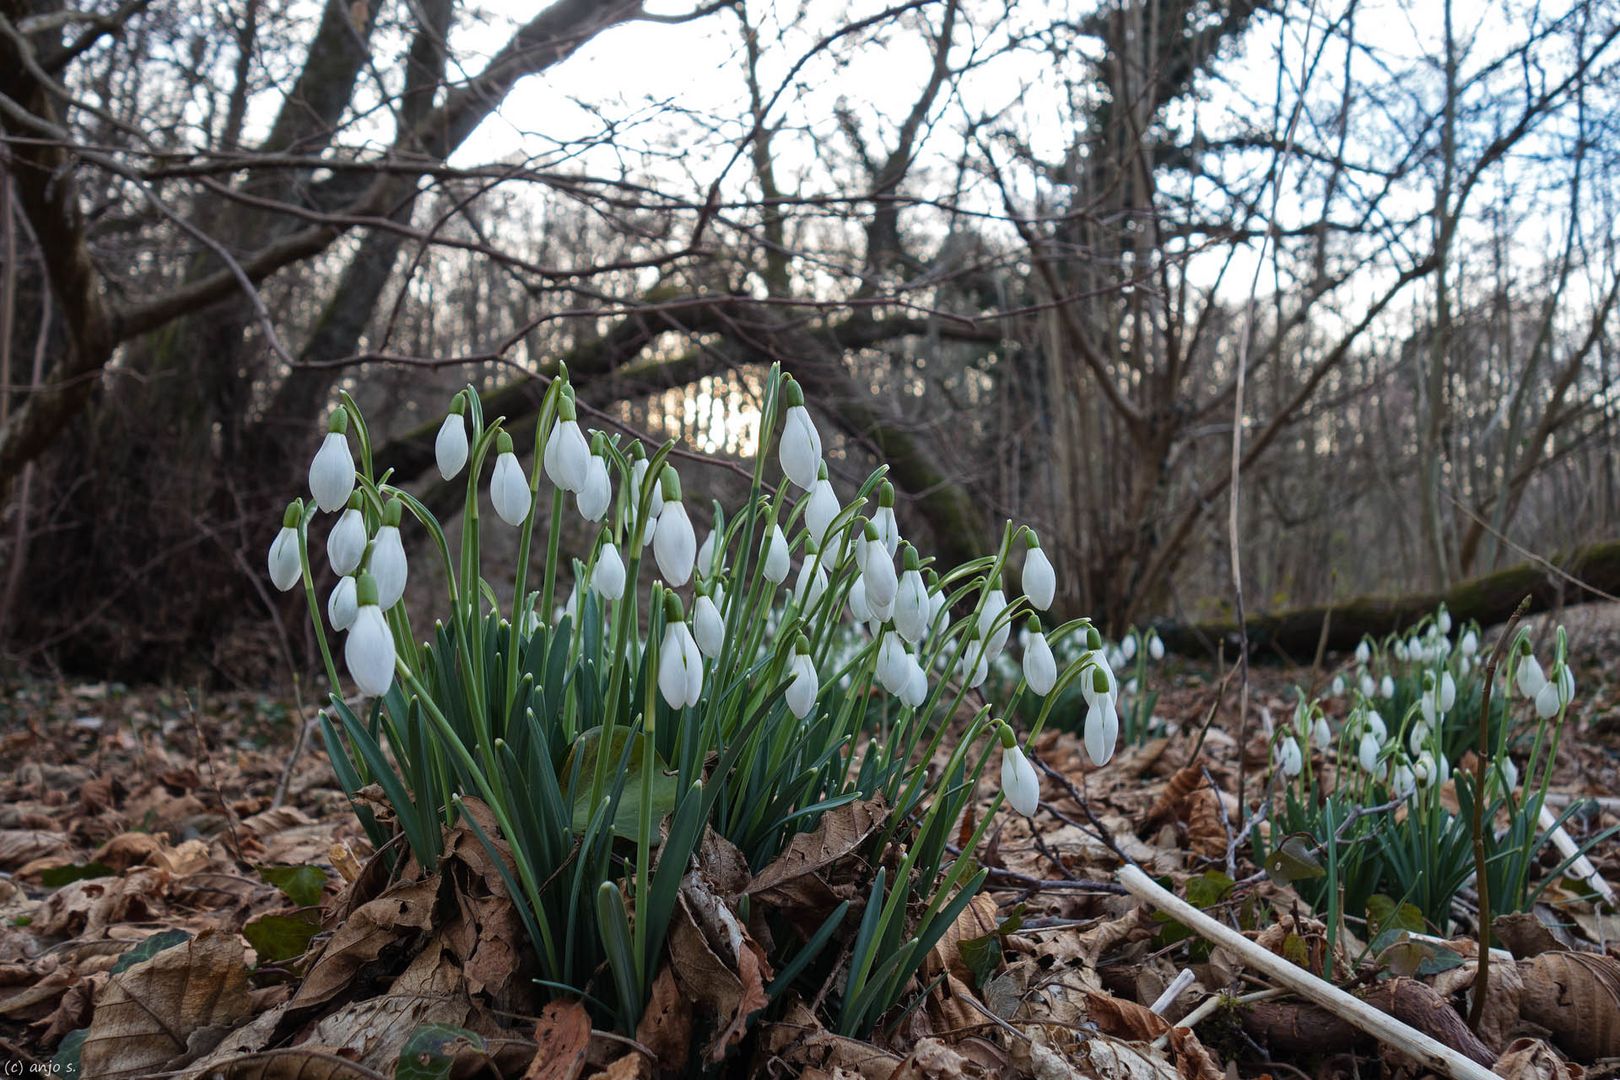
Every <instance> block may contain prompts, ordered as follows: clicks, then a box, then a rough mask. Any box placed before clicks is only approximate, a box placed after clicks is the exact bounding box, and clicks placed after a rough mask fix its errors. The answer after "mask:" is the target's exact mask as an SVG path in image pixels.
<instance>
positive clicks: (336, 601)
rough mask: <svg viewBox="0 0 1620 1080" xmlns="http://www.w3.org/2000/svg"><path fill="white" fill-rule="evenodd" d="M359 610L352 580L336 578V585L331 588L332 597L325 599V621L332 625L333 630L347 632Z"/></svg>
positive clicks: (349, 578)
mask: <svg viewBox="0 0 1620 1080" xmlns="http://www.w3.org/2000/svg"><path fill="white" fill-rule="evenodd" d="M359 610H360V609H359V601H358V600H357V599H356V597H355V584H354V578H353V577H341V578H338V583H337V584H336V585H334V586H333V587H332V595H331V596H329V597H327V599H326V620H327V621H328V622H330V623H331V624H332V629H333V630H347V629H348V628H349V627H351V626H353V625H354V617H355V615H356V614H358V612H359Z"/></svg>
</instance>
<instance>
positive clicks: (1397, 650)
mask: <svg viewBox="0 0 1620 1080" xmlns="http://www.w3.org/2000/svg"><path fill="white" fill-rule="evenodd" d="M1390 651H1391V652H1393V653H1394V654H1395V659H1397V660H1400V661H1402V662H1403V663H1404V662H1405V660H1406V642H1404V641H1400V640H1397V641H1396V642H1395V644H1394V645H1392V646H1390Z"/></svg>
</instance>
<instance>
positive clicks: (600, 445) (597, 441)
mask: <svg viewBox="0 0 1620 1080" xmlns="http://www.w3.org/2000/svg"><path fill="white" fill-rule="evenodd" d="M606 449H607V436H606V435H604V434H602V433H601V432H600V431H593V432H591V453H593V454H595V455H596V456H597V457H601V456H602V451H604V450H606Z"/></svg>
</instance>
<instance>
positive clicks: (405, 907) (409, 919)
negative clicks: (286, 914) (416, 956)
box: [290, 877, 439, 1009]
mask: <svg viewBox="0 0 1620 1080" xmlns="http://www.w3.org/2000/svg"><path fill="white" fill-rule="evenodd" d="M438 896H439V879H438V878H437V877H431V878H426V879H424V880H422V881H407V882H403V883H401V884H399V885H396V886H394V887H393V888H392V889H389V890H388V891H387V892H385V893H383V894H382V895H381V896H379V897H377V898H376V899H375V900H372V901H371V902H369V903H367V904H364V905H362V906H361V907H359V908H357V909H356V910H355V911H354V913H353V914H351V915H350V916H349V917H348V918H347V919H346V920H344V922H343V923H342V925H340V926H339V927H338V928H337V932H336V933H334V934H333V935H332V937H331V939H330V940H329V941H327V943H326V946H325V947H324V948H323V949H322V950H321V953H320V956H319V957H318V958H317V959H316V960H315V963H314V965H313V966H312V967H311V968H310V970H309V973H308V974H307V975H306V976H305V977H304V982H303V984H302V985H301V986H299V988H298V992H297V993H296V994H294V995H293V999H292V1001H291V1003H290V1005H291V1007H292V1008H293V1009H303V1008H308V1007H311V1006H315V1005H321V1004H324V1003H326V1002H328V1001H331V1000H332V999H333V998H335V997H337V996H338V995H339V994H341V993H343V992H344V991H346V990H347V989H348V988H349V987H350V985H352V984H353V982H354V980H355V978H356V977H357V976H358V975H359V974H360V972H361V970H362V969H364V968H365V967H367V966H368V965H370V964H372V963H374V962H375V961H376V960H377V959H378V958H379V957H381V956H382V954H383V952H384V950H386V949H388V948H390V947H391V946H394V945H399V944H403V943H405V942H406V941H407V940H408V939H410V938H414V937H415V936H416V935H417V934H419V933H421V932H423V931H426V930H427V929H428V928H429V927H430V926H431V925H432V923H433V908H434V906H435V904H436V903H437V902H438Z"/></svg>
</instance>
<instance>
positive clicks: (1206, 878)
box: [1187, 870, 1237, 909]
mask: <svg viewBox="0 0 1620 1080" xmlns="http://www.w3.org/2000/svg"><path fill="white" fill-rule="evenodd" d="M1236 884H1237V882H1235V881H1233V880H1232V879H1231V878H1230V877H1228V876H1227V875H1225V874H1223V873H1221V872H1220V871H1219V870H1206V871H1205V872H1204V873H1202V874H1199V875H1198V876H1197V877H1193V878H1188V879H1187V903H1189V904H1191V905H1192V906H1193V907H1195V908H1200V909H1203V908H1212V907H1214V906H1215V905H1216V904H1218V903H1220V902H1221V901H1222V900H1225V899H1226V898H1227V896H1228V895H1230V894H1231V892H1232V888H1233V886H1235V885H1236Z"/></svg>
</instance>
